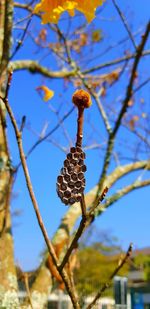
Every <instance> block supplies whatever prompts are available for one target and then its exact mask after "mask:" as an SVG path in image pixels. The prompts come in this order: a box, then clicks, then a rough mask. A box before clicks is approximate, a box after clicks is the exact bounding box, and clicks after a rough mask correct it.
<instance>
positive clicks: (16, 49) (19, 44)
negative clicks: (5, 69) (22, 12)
mask: <svg viewBox="0 0 150 309" xmlns="http://www.w3.org/2000/svg"><path fill="white" fill-rule="evenodd" d="M32 16H33V13H31V15H30V16H29V20H28V22H27V24H26V27H25V30H24V31H23V34H22V37H21V39H20V40H19V41H18V44H17V46H16V48H15V50H14V51H13V53H12V55H11V57H10V60H12V59H13V58H14V56H15V55H16V53H17V52H18V50H19V49H20V47H21V46H22V45H23V42H24V39H25V35H26V33H27V31H28V28H29V25H30V23H31V19H32Z"/></svg>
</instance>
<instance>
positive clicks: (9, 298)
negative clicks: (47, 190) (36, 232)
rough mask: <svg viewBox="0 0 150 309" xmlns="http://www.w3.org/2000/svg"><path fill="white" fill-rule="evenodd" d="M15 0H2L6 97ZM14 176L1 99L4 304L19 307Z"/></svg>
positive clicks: (0, 82) (0, 297)
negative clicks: (13, 229) (12, 202)
mask: <svg viewBox="0 0 150 309" xmlns="http://www.w3.org/2000/svg"><path fill="white" fill-rule="evenodd" d="M12 18H13V1H9V0H6V1H5V0H0V95H1V96H4V93H5V85H6V81H7V68H8V61H9V53H10V47H11V31H12ZM12 183H13V175H12V172H11V165H10V156H9V151H8V144H7V138H6V124H5V107H4V104H3V102H2V101H1V100H0V307H2V308H3V307H4V308H7V309H9V308H10V309H15V308H19V302H18V295H17V291H18V286H17V277H16V269H15V263H14V246H13V238H12V234H11V218H10V194H11V190H12Z"/></svg>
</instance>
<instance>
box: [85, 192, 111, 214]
mask: <svg viewBox="0 0 150 309" xmlns="http://www.w3.org/2000/svg"><path fill="white" fill-rule="evenodd" d="M107 192H108V187H105V188H104V190H103V192H102V194H101V195H100V197H99V199H98V200H97V204H94V205H93V207H91V208H90V211H89V213H88V216H91V215H92V213H94V211H95V209H96V208H97V207H98V206H100V204H101V202H102V201H103V200H104V198H105V196H106V194H107Z"/></svg>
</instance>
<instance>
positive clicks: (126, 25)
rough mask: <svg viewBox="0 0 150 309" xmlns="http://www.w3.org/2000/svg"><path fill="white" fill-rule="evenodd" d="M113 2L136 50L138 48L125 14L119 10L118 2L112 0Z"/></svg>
mask: <svg viewBox="0 0 150 309" xmlns="http://www.w3.org/2000/svg"><path fill="white" fill-rule="evenodd" d="M112 2H113V4H114V6H115V8H116V10H117V12H118V14H119V16H120V18H121V20H122V23H123V25H124V27H125V29H126V31H127V32H128V35H129V38H130V40H131V42H132V44H133V46H134V48H135V49H136V48H137V47H136V44H135V41H134V37H133V35H132V32H131V31H130V28H129V26H128V23H127V21H126V19H125V17H124V15H123V13H122V12H121V10H120V8H119V6H118V4H117V2H116V1H115V0H112Z"/></svg>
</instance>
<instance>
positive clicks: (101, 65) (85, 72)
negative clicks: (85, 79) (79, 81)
mask: <svg viewBox="0 0 150 309" xmlns="http://www.w3.org/2000/svg"><path fill="white" fill-rule="evenodd" d="M149 55H150V50H149V49H148V50H145V51H143V52H142V54H141V57H145V56H149ZM135 57H136V53H132V54H128V55H126V56H124V57H121V58H118V59H115V60H110V61H108V62H105V63H102V64H100V65H97V66H95V67H93V68H91V69H87V70H85V71H83V72H82V74H83V75H85V74H87V73H92V72H95V71H98V70H101V69H104V68H107V67H110V66H113V65H116V64H118V63H122V62H125V61H127V60H131V59H134V58H135Z"/></svg>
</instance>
